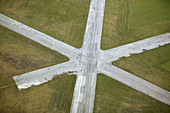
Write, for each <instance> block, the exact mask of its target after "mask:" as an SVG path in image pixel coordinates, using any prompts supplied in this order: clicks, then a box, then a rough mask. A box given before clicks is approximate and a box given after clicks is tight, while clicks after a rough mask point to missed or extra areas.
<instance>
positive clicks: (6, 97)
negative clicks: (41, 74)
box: [0, 26, 76, 113]
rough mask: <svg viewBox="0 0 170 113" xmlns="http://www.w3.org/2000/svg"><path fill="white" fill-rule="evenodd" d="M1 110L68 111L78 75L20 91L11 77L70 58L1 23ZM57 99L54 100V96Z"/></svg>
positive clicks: (31, 112)
mask: <svg viewBox="0 0 170 113" xmlns="http://www.w3.org/2000/svg"><path fill="white" fill-rule="evenodd" d="M0 36H1V37H0V64H1V65H0V87H3V86H8V85H11V86H9V87H6V88H0V113H42V112H48V113H54V112H57V113H68V112H69V110H70V106H71V100H72V96H73V91H74V84H75V79H76V76H66V77H62V78H61V77H60V79H59V78H58V77H56V78H54V79H53V80H52V81H50V82H48V83H45V84H42V85H40V86H36V87H31V88H28V89H26V90H22V91H19V90H18V89H17V87H16V85H15V82H14V80H13V79H12V76H14V75H19V74H23V73H25V72H29V71H33V70H36V69H39V68H43V67H47V66H51V65H55V64H58V63H62V62H65V61H68V58H67V57H65V56H63V55H61V54H59V53H57V52H56V51H53V50H51V49H48V48H46V47H44V46H42V45H40V44H38V43H36V42H34V41H32V40H30V39H27V38H26V37H24V36H22V35H19V34H17V33H15V32H13V31H11V30H8V29H7V28H4V27H2V26H0ZM54 98H55V99H54Z"/></svg>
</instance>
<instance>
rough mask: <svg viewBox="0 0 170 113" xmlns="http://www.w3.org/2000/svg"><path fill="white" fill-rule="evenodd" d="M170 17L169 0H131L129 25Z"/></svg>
mask: <svg viewBox="0 0 170 113" xmlns="http://www.w3.org/2000/svg"><path fill="white" fill-rule="evenodd" d="M169 18H170V1H169V0H132V2H130V21H129V23H130V27H131V28H133V27H138V26H142V25H146V24H150V23H153V22H157V21H162V20H166V19H169Z"/></svg>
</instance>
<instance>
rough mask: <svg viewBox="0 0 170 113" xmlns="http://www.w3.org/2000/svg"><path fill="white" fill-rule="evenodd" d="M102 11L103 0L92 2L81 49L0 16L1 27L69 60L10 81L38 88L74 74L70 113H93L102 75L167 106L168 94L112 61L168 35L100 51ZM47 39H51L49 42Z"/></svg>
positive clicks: (165, 40)
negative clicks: (55, 79) (97, 82)
mask: <svg viewBox="0 0 170 113" xmlns="http://www.w3.org/2000/svg"><path fill="white" fill-rule="evenodd" d="M104 9H105V0H91V4H90V9H89V15H88V20H87V25H86V31H85V35H84V41H83V46H82V48H80V49H77V48H75V47H72V46H70V45H68V44H66V43H63V42H61V41H59V40H57V39H54V38H52V37H50V36H48V35H46V34H44V33H41V32H39V31H37V30H35V29H33V28H30V27H28V26H26V25H24V24H22V23H20V22H17V21H15V20H13V19H11V18H9V17H7V16H5V15H3V14H0V24H1V25H2V26H4V27H6V28H8V29H11V30H13V31H15V32H17V33H19V34H21V35H23V36H25V37H27V38H29V39H31V40H33V41H36V42H38V43H40V44H41V45H44V46H46V47H48V48H50V49H53V50H55V51H57V52H59V53H61V54H63V55H65V56H67V57H68V58H69V59H70V60H69V61H68V62H65V63H61V64H57V65H54V66H50V67H46V68H43V69H39V70H35V71H32V72H29V73H25V74H22V75H18V76H14V77H13V79H14V81H15V82H16V84H17V86H18V89H20V90H22V89H26V88H28V87H31V86H33V85H39V84H42V83H45V82H48V81H49V80H52V79H53V77H55V76H57V75H59V74H62V73H68V72H72V71H73V72H76V73H77V80H76V84H75V88H74V94H73V100H72V106H71V113H80V112H82V113H92V112H93V109H94V99H95V88H96V81H97V74H98V73H103V74H105V75H107V76H109V77H111V78H113V79H115V80H118V81H120V82H122V83H123V84H125V85H128V86H130V87H131V88H134V89H136V90H138V91H140V92H143V93H145V94H146V95H149V96H151V97H153V98H155V99H157V100H159V101H161V102H163V103H165V104H168V105H170V92H168V91H166V90H164V89H162V88H160V87H158V86H156V85H154V84H152V83H150V82H148V81H146V80H143V79H142V78H139V77H137V76H135V75H133V74H131V73H129V72H126V71H124V70H122V69H120V68H118V67H116V66H113V65H112V64H111V63H112V62H113V61H116V60H119V59H120V58H122V57H129V56H131V55H133V54H139V53H142V52H145V51H144V50H151V49H154V48H158V47H159V46H163V45H166V44H169V43H170V33H165V34H162V35H158V36H154V37H151V38H147V39H144V40H140V41H137V42H133V43H129V44H126V45H122V46H119V47H115V48H112V49H109V50H101V49H100V45H101V36H102V28H103V18H104ZM98 10H99V11H98ZM23 28H24V29H23ZM35 34H36V35H35ZM42 37H43V38H42ZM36 38H37V39H36ZM43 39H45V40H43ZM49 40H52V42H51V41H49ZM53 75H55V76H53ZM118 75H119V76H118ZM136 81H137V82H136ZM146 84H147V85H146Z"/></svg>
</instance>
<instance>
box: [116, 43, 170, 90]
mask: <svg viewBox="0 0 170 113" xmlns="http://www.w3.org/2000/svg"><path fill="white" fill-rule="evenodd" d="M169 51H170V44H168V45H165V46H163V47H159V48H156V49H154V50H150V51H146V52H144V53H141V54H136V55H133V56H131V57H128V58H121V59H120V60H119V61H116V62H113V65H115V66H118V67H120V68H122V69H124V70H126V71H128V72H130V73H132V74H135V75H136V76H139V77H141V78H143V79H145V80H147V81H149V82H151V83H153V84H155V85H157V86H159V87H161V88H164V89H166V90H168V91H170V71H167V70H168V69H169V67H168V66H169V64H168V62H169V61H170V57H169V56H170V53H169ZM164 63H167V64H165V65H162V64H164ZM160 65H161V67H160ZM162 68H166V70H165V69H162Z"/></svg>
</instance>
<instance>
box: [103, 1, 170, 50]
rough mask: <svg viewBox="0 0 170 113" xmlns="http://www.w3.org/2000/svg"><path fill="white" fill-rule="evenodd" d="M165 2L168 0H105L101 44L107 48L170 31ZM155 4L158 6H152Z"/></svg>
mask: <svg viewBox="0 0 170 113" xmlns="http://www.w3.org/2000/svg"><path fill="white" fill-rule="evenodd" d="M156 4H157V5H156ZM169 4H170V1H169V0H114V1H112V0H107V1H106V7H105V16H104V24H103V36H102V43H101V44H102V45H101V48H102V49H104V50H105V49H110V48H113V47H117V46H120V45H124V44H128V43H131V42H135V41H138V40H142V39H145V38H148V37H152V36H156V35H160V34H163V33H167V32H170V14H169V13H168V12H170V7H168V6H169ZM155 5H156V6H159V7H158V9H156V10H155V7H156V6H155ZM145 7H147V8H145ZM132 9H133V10H132ZM140 11H141V12H140ZM158 11H159V12H158ZM146 12H148V13H147V14H146ZM154 12H155V13H154ZM160 13H161V14H160ZM145 14H146V16H147V17H148V18H150V19H149V20H148V21H146V19H147V18H145V17H143V15H145ZM164 15H165V16H166V18H165V16H164ZM157 16H159V18H158V20H156V19H155V18H156V17H157ZM148 22H149V23H148ZM138 23H139V25H138ZM140 23H142V24H140ZM131 26H133V27H131Z"/></svg>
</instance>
